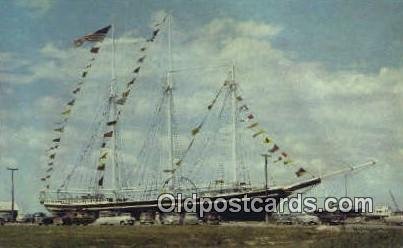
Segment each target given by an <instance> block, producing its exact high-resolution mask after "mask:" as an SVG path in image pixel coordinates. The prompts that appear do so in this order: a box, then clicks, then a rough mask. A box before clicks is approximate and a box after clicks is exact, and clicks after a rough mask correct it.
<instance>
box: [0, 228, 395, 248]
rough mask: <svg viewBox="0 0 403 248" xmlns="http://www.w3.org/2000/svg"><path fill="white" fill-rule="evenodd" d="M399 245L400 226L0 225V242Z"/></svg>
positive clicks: (37, 244) (284, 247)
mask: <svg viewBox="0 0 403 248" xmlns="http://www.w3.org/2000/svg"><path fill="white" fill-rule="evenodd" d="M257 246H259V247H262V246H264V247H282V248H287V247H301V248H304V247H315V248H317V247H343V248H346V247H360V248H361V247H393V248H394V247H403V228H400V227H385V226H383V227H382V226H380V227H377V226H376V227H366V226H350V227H329V226H319V227H304V226H275V225H271V226H270V225H269V226H264V225H259V224H255V225H253V224H250V225H248V224H245V225H219V226H208V225H199V226H136V225H135V226H21V225H20V226H18V225H14V226H13V225H9V226H7V225H5V226H0V247H2V248H3V247H7V248H8V247H257Z"/></svg>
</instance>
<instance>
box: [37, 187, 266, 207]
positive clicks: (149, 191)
mask: <svg viewBox="0 0 403 248" xmlns="http://www.w3.org/2000/svg"><path fill="white" fill-rule="evenodd" d="M258 188H259V189H260V188H261V187H251V186H250V185H243V186H242V185H241V186H239V185H238V186H234V185H233V184H222V185H220V186H219V187H218V186H215V187H212V186H211V185H206V186H202V187H198V188H197V192H194V189H180V190H177V192H181V193H182V196H183V197H190V196H191V195H192V193H198V196H204V197H207V196H210V197H211V196H219V195H223V194H230V193H240V192H244V191H245V192H246V191H249V190H253V189H258ZM162 193H172V192H162V191H161V189H160V188H155V187H154V188H147V187H144V188H122V189H121V190H120V191H119V192H116V191H114V190H111V189H104V190H102V191H101V192H99V193H97V194H94V192H91V190H82V189H72V190H68V191H48V192H46V193H45V194H44V195H43V199H42V201H43V202H44V203H51V204H96V203H107V202H119V201H120V202H125V201H133V200H140V201H142V200H151V199H157V198H158V196H159V195H161V194H162ZM174 195H176V193H174Z"/></svg>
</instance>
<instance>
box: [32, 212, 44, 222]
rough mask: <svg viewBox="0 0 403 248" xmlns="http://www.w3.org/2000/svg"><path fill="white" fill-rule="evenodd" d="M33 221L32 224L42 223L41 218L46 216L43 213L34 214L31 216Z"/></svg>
mask: <svg viewBox="0 0 403 248" xmlns="http://www.w3.org/2000/svg"><path fill="white" fill-rule="evenodd" d="M32 217H33V219H34V223H38V224H39V223H40V222H41V221H42V219H43V218H45V217H46V214H45V213H43V212H36V213H34V214H33V215H32Z"/></svg>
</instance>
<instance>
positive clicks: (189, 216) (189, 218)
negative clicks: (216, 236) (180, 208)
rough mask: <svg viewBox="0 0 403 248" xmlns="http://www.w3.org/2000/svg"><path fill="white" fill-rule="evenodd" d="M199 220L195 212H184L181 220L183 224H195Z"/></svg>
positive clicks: (198, 222)
mask: <svg viewBox="0 0 403 248" xmlns="http://www.w3.org/2000/svg"><path fill="white" fill-rule="evenodd" d="M200 222H201V221H200V219H199V216H198V215H197V214H196V213H186V215H185V218H184V220H183V224H185V225H197V224H200Z"/></svg>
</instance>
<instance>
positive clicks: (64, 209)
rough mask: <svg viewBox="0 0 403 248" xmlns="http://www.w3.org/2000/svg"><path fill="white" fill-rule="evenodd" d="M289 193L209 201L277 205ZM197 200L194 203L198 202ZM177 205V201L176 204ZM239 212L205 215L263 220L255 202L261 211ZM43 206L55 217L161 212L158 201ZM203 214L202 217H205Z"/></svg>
mask: <svg viewBox="0 0 403 248" xmlns="http://www.w3.org/2000/svg"><path fill="white" fill-rule="evenodd" d="M289 194H290V192H286V191H284V190H268V191H266V190H260V191H251V192H242V193H237V194H230V195H218V196H214V197H209V199H210V200H211V201H212V202H214V201H215V200H217V199H219V198H220V201H221V200H222V199H224V201H226V202H227V203H228V201H229V200H230V199H239V200H242V198H244V199H245V198H249V199H250V200H252V199H254V198H260V199H261V201H260V202H264V201H265V200H266V199H267V198H271V199H275V201H276V202H277V203H278V202H279V201H280V198H284V197H287V196H288V195H289ZM196 199H197V198H196ZM198 200H199V199H197V201H196V202H198ZM175 204H176V205H177V199H176V203H175ZM240 205H241V210H240V211H238V212H233V211H230V210H229V209H227V210H225V211H222V212H217V211H214V208H213V209H212V210H210V211H207V213H211V212H214V214H216V215H219V216H220V218H221V219H222V220H228V221H231V220H256V221H258V220H264V218H265V215H266V213H265V211H264V204H263V203H259V202H257V201H256V204H255V205H254V206H255V208H261V209H262V211H260V212H254V211H252V210H251V208H250V206H249V207H248V208H243V207H242V206H243V205H242V203H240ZM44 206H45V207H46V208H47V210H49V211H50V212H52V213H53V214H55V215H63V214H65V213H69V212H88V213H94V214H95V215H98V214H99V212H100V211H114V212H125V213H131V214H132V215H133V216H135V217H139V216H140V214H141V213H142V212H153V213H156V212H161V210H160V209H159V207H158V200H148V201H125V202H98V203H66V202H60V203H57V202H53V203H51V202H45V203H44ZM199 210H200V205H198V204H196V212H198V213H200V211H199ZM207 213H206V212H205V213H204V216H206V215H207Z"/></svg>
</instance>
